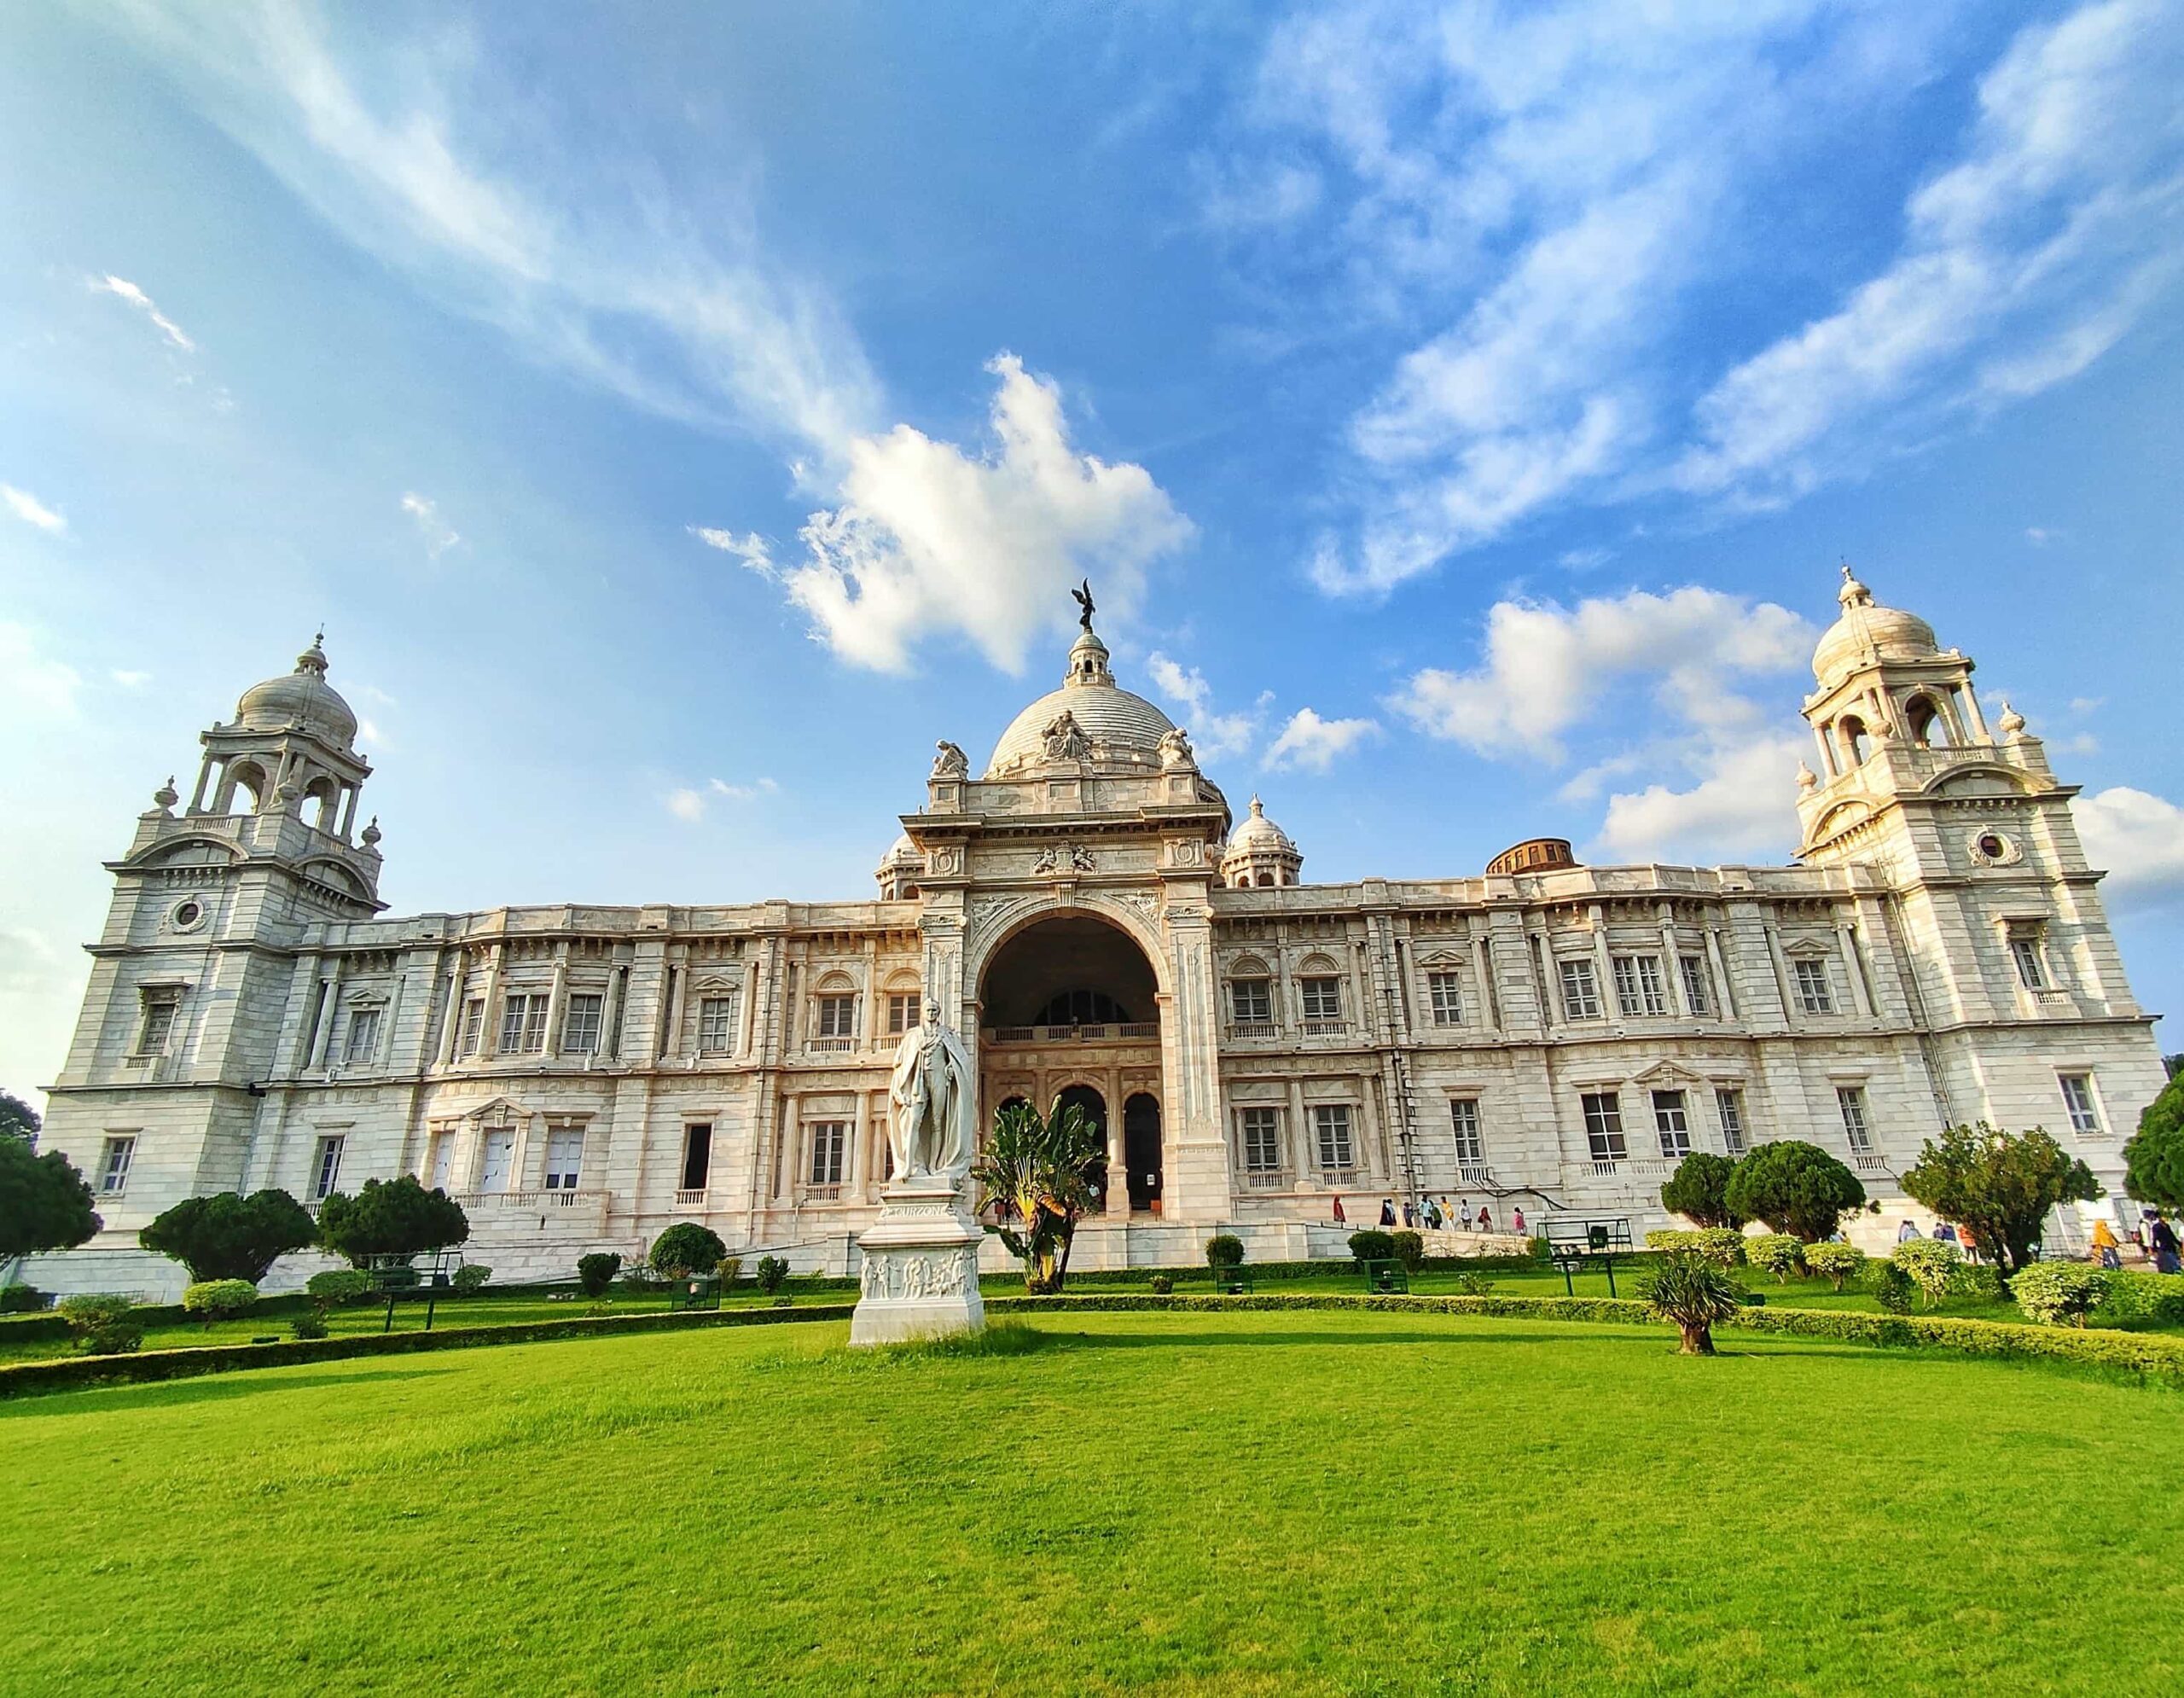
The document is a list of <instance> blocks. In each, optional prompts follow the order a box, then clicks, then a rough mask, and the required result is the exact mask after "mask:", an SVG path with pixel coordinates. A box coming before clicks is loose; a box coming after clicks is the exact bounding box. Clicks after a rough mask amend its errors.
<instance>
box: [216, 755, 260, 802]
mask: <svg viewBox="0 0 2184 1698" xmlns="http://www.w3.org/2000/svg"><path fill="white" fill-rule="evenodd" d="M264 795H265V770H264V768H263V767H261V766H259V765H257V763H255V762H254V761H247V760H239V761H235V762H234V763H232V764H231V765H229V768H228V770H227V775H226V778H225V780H224V782H223V783H222V784H221V786H220V806H219V811H220V812H222V813H224V814H254V813H256V812H257V811H258V804H259V802H260V801H261V800H264Z"/></svg>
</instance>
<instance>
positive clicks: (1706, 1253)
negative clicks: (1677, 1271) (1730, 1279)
mask: <svg viewBox="0 0 2184 1698" xmlns="http://www.w3.org/2000/svg"><path fill="white" fill-rule="evenodd" d="M1691 1236H1692V1238H1693V1241H1694V1242H1693V1245H1692V1248H1693V1250H1694V1251H1695V1252H1696V1253H1698V1254H1699V1255H1700V1256H1703V1257H1704V1258H1705V1259H1706V1260H1708V1261H1710V1262H1711V1263H1713V1265H1715V1266H1716V1267H1717V1268H1740V1267H1742V1266H1743V1265H1745V1262H1746V1260H1748V1259H1749V1258H1748V1257H1747V1255H1746V1254H1745V1238H1744V1234H1743V1233H1741V1232H1740V1231H1739V1230H1737V1229H1736V1228H1735V1227H1734V1226H1708V1227H1702V1228H1701V1229H1700V1230H1698V1231H1697V1232H1694V1233H1693V1234H1692V1235H1691Z"/></svg>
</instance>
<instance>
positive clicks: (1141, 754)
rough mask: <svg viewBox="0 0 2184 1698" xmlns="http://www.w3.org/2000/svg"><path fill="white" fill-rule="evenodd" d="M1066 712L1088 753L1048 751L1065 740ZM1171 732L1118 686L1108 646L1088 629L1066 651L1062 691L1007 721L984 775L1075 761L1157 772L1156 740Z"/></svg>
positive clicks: (1162, 717) (1165, 721)
mask: <svg viewBox="0 0 2184 1698" xmlns="http://www.w3.org/2000/svg"><path fill="white" fill-rule="evenodd" d="M1065 714H1066V715H1067V716H1068V717H1069V719H1070V720H1072V721H1074V723H1075V725H1076V729H1077V730H1078V731H1079V732H1081V733H1082V734H1083V744H1084V746H1085V751H1086V752H1085V753H1083V754H1081V755H1072V754H1069V753H1051V754H1050V753H1048V741H1049V738H1050V737H1051V738H1053V739H1054V740H1055V742H1056V747H1057V748H1058V749H1059V748H1060V747H1062V746H1063V745H1064V744H1065V743H1066V740H1067V732H1068V727H1067V725H1066V724H1062V723H1061V722H1062V720H1063V716H1064V715H1065ZM1058 726H1059V729H1057V727H1058ZM1175 729H1176V724H1175V721H1174V720H1172V719H1170V718H1169V717H1168V716H1167V715H1166V714H1165V713H1163V712H1161V711H1160V710H1159V708H1157V707H1154V706H1153V704H1152V703H1151V702H1149V701H1147V700H1146V699H1145V698H1144V697H1143V696H1141V695H1131V694H1130V691H1128V690H1126V689H1119V688H1118V687H1117V685H1116V683H1115V677H1114V674H1113V673H1112V672H1109V671H1108V670H1107V644H1106V643H1102V642H1101V641H1100V639H1099V638H1098V637H1096V636H1095V635H1094V634H1093V633H1092V632H1091V631H1089V630H1088V631H1085V632H1084V634H1083V636H1081V637H1078V638H1077V642H1076V644H1075V646H1074V647H1072V648H1071V649H1070V651H1069V672H1068V675H1067V677H1066V679H1065V680H1064V682H1063V683H1062V687H1061V688H1060V689H1056V690H1049V691H1048V692H1047V694H1046V695H1043V696H1041V697H1040V698H1039V699H1038V700H1037V701H1035V702H1033V703H1032V704H1031V706H1030V707H1026V708H1025V710H1024V711H1023V712H1021V713H1019V714H1018V715H1017V716H1016V717H1015V718H1014V719H1012V720H1011V721H1009V724H1008V730H1005V731H1003V732H1002V734H1001V741H999V742H997V743H996V744H995V745H994V746H993V759H990V760H989V761H988V762H987V763H986V773H985V776H987V777H989V778H1002V777H1006V776H1008V774H1010V773H1012V772H1015V771H1019V770H1022V769H1023V768H1025V767H1030V766H1037V765H1043V763H1045V762H1047V761H1048V760H1063V761H1071V762H1074V761H1075V760H1077V759H1087V760H1089V761H1091V762H1092V763H1093V764H1094V765H1101V766H1112V765H1119V766H1128V767H1133V768H1142V769H1145V770H1157V769H1158V768H1159V765H1160V740H1161V738H1163V737H1165V736H1167V735H1168V734H1169V733H1170V731H1172V730H1175Z"/></svg>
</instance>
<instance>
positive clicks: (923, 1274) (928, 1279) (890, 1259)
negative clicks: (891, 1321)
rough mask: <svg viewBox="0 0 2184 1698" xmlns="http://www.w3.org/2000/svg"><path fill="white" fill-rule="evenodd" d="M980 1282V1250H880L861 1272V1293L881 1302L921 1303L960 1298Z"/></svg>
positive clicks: (859, 1293)
mask: <svg viewBox="0 0 2184 1698" xmlns="http://www.w3.org/2000/svg"><path fill="white" fill-rule="evenodd" d="M977 1281H978V1252H977V1251H976V1250H975V1249H974V1248H972V1247H968V1246H966V1247H963V1248H962V1249H960V1250H904V1251H897V1250H876V1251H873V1252H870V1253H868V1254H867V1255H866V1257H865V1259H864V1266H863V1269H862V1270H861V1271H859V1273H858V1275H857V1290H858V1295H860V1296H861V1297H863V1298H867V1299H868V1300H872V1301H874V1302H877V1303H921V1302H924V1301H926V1300H929V1299H932V1298H935V1297H960V1296H961V1295H962V1294H963V1293H964V1292H965V1291H967V1290H968V1289H969V1288H971V1287H972V1286H973V1285H974V1284H976V1283H977Z"/></svg>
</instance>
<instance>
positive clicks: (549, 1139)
mask: <svg viewBox="0 0 2184 1698" xmlns="http://www.w3.org/2000/svg"><path fill="white" fill-rule="evenodd" d="M581 1178H584V1128H583V1127H582V1126H569V1125H561V1126H556V1125H550V1124H549V1125H548V1127H547V1129H546V1189H548V1190H549V1191H573V1190H575V1189H576V1188H577V1182H578V1180H579V1179H581Z"/></svg>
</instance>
